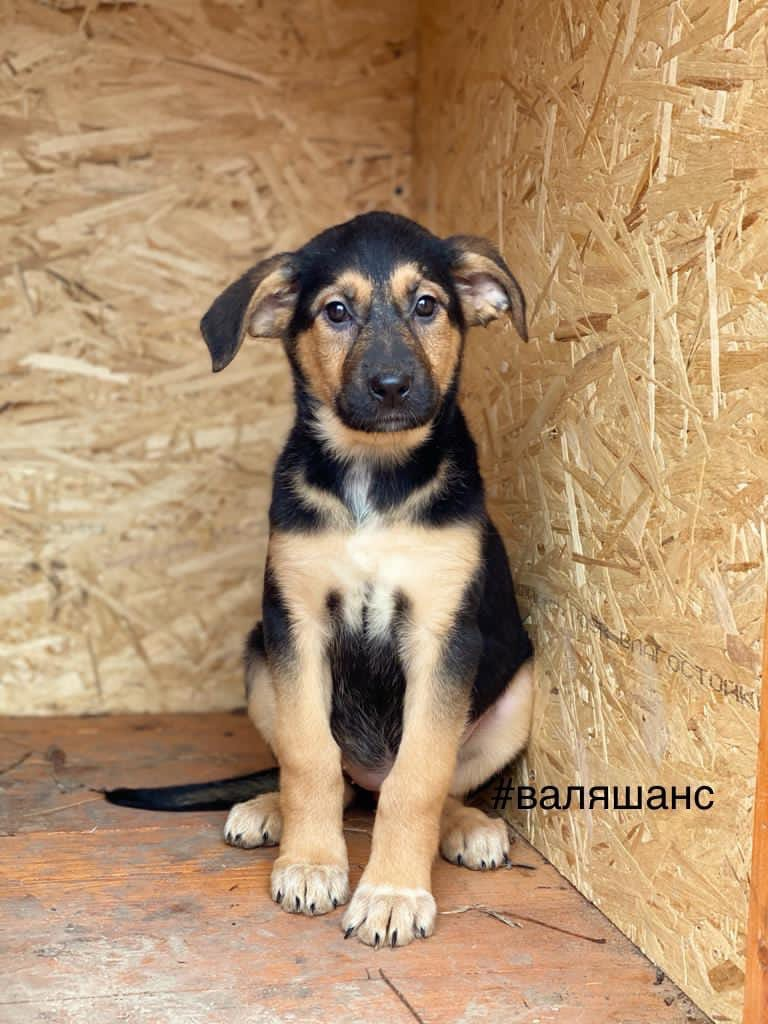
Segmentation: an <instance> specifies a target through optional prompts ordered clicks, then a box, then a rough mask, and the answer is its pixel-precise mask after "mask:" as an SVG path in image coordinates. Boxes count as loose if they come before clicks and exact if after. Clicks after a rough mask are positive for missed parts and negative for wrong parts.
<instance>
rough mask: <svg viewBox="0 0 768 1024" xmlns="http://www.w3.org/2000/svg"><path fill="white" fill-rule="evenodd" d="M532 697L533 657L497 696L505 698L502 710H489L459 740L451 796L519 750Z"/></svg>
mask: <svg viewBox="0 0 768 1024" xmlns="http://www.w3.org/2000/svg"><path fill="white" fill-rule="evenodd" d="M533 698H534V688H533V661H526V662H525V663H524V664H522V665H521V666H520V668H519V669H518V670H517V672H515V674H514V676H513V677H512V679H511V680H510V682H509V684H508V685H507V688H506V690H505V691H504V694H502V696H501V697H500V698H498V700H500V701H504V702H505V705H506V707H505V713H504V714H496V715H494V713H493V711H491V713H490V714H489V716H488V717H487V718H484V719H481V721H480V722H479V723H478V725H477V728H476V729H475V730H474V732H473V733H472V735H471V736H470V737H469V739H468V740H467V741H466V743H464V744H462V746H461V750H460V751H459V757H458V760H457V762H456V769H455V771H454V774H453V780H452V782H451V789H450V792H451V794H452V795H453V796H463V795H464V794H465V793H468V792H469V791H470V790H471V789H474V788H475V787H476V786H479V785H480V784H481V783H482V782H485V780H486V779H489V778H490V777H491V776H492V775H493V774H494V773H495V772H497V771H499V769H500V768H503V767H504V765H505V764H509V762H510V761H512V760H513V758H515V757H516V756H517V755H518V754H519V753H520V751H521V750H522V749H523V747H524V746H525V744H526V743H527V742H528V735H529V733H530V730H531V718H532V715H533ZM497 703H498V701H497Z"/></svg>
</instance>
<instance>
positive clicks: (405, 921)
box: [342, 883, 436, 949]
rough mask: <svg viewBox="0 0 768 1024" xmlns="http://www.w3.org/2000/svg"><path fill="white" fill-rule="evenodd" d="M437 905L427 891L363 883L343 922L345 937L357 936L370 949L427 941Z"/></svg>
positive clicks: (353, 898) (432, 926)
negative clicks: (412, 941)
mask: <svg viewBox="0 0 768 1024" xmlns="http://www.w3.org/2000/svg"><path fill="white" fill-rule="evenodd" d="M435 914H436V908H435V901H434V899H433V898H432V894H431V893H430V892H428V891H427V890H426V889H420V888H419V889H416V888H404V887H397V886H391V885H367V884H365V883H361V884H360V885H359V886H358V888H357V891H356V892H355V894H354V896H353V897H352V902H351V903H350V905H349V908H348V909H347V912H346V913H345V915H344V919H343V921H342V928H344V937H345V938H348V937H349V936H350V935H352V934H353V933H356V935H357V937H358V939H360V941H361V942H363V943H365V944H366V945H367V946H373V947H374V949H378V948H379V947H380V946H384V945H389V946H406V945H407V944H408V943H409V942H411V940H412V939H414V938H415V937H416V936H417V935H421V937H422V938H426V937H427V935H429V934H431V933H432V930H433V928H434V923H435Z"/></svg>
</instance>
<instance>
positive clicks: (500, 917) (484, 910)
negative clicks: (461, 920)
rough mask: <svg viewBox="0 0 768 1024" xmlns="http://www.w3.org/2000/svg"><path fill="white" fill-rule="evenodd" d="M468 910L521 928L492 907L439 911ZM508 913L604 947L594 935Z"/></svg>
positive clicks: (460, 912)
mask: <svg viewBox="0 0 768 1024" xmlns="http://www.w3.org/2000/svg"><path fill="white" fill-rule="evenodd" d="M470 910H477V911H478V912H479V913H481V914H486V915H487V916H488V917H494V918H496V920H497V921H501V922H502V923H503V924H506V925H508V926H509V927H510V928H522V925H521V924H518V923H517V921H510V920H508V919H507V918H506V917H504V915H503V914H500V913H499V911H498V910H494V909H493V907H486V906H483V905H482V904H470V905H469V906H467V907H458V908H457V909H456V910H441V911H439V913H441V914H446V915H448V914H466V913H467V912H468V911H470ZM509 913H510V914H511V915H512V916H513V917H517V918H519V919H520V920H521V921H527V922H528V923H529V924H538V925H540V926H541V927H542V928H549V930H550V931H553V932H560V933H561V934H562V935H571V936H572V937H573V938H574V939H584V941H585V942H594V943H595V945H597V946H604V945H605V943H606V941H607V940H606V939H598V938H595V936H594V935H584V934H583V933H582V932H574V931H571V930H570V928H559V927H558V926H557V925H556V924H549V922H547V921H541V920H540V919H539V918H538V917H528V916H527V915H526V914H518V912H517V911H516V910H510V911H509Z"/></svg>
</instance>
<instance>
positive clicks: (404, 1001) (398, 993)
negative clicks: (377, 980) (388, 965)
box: [379, 968, 424, 1024]
mask: <svg viewBox="0 0 768 1024" xmlns="http://www.w3.org/2000/svg"><path fill="white" fill-rule="evenodd" d="M379 974H380V975H381V977H382V979H383V980H384V981H385V982H386V983H387V985H389V987H390V988H391V989H392V991H393V992H394V993H395V995H396V996H397V998H398V999H399V1000H400V1002H401V1003H402V1004H403V1006H404V1007H405V1008H406V1010H408V1012H409V1013H410V1014H411V1015H412V1016H413V1019H414V1020H417V1021H418V1022H419V1024H424V1018H423V1017H420V1016H419V1014H418V1013H417V1012H416V1011H415V1010H414V1008H413V1007H412V1006H411V1004H410V1003H409V1002H408V1000H407V999H406V998H405V996H404V995H403V993H402V992H401V991H400V989H399V988H397V986H396V985H393V984H392V982H391V981H390V980H389V978H388V977H387V976H386V974H385V973H384V971H382V969H381V968H379Z"/></svg>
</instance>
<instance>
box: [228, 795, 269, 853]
mask: <svg viewBox="0 0 768 1024" xmlns="http://www.w3.org/2000/svg"><path fill="white" fill-rule="evenodd" d="M282 831H283V818H282V815H281V814H280V794H279V793H262V794H261V796H256V797H254V798H253V800H246V801H245V802H244V803H242V804H235V806H234V807H233V808H232V810H231V811H230V812H229V814H228V815H227V821H226V824H225V825H224V839H225V840H226V841H227V842H228V843H229V845H230V846H242V847H243V848H244V849H246V850H250V849H252V848H253V847H255V846H276V845H277V844H278V843H279V842H280V835H281V833H282Z"/></svg>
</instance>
